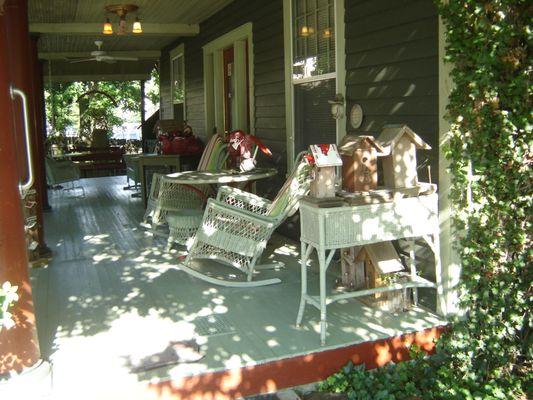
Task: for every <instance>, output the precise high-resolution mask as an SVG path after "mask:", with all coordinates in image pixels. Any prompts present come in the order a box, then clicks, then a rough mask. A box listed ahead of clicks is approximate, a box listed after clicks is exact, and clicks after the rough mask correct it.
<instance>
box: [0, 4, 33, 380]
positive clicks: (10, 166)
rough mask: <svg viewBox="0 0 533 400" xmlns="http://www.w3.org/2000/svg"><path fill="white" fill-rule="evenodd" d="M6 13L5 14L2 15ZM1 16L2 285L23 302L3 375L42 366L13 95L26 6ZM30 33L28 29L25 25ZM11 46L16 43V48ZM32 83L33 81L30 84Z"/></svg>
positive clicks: (5, 345) (4, 337)
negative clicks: (13, 288) (12, 289)
mask: <svg viewBox="0 0 533 400" xmlns="http://www.w3.org/2000/svg"><path fill="white" fill-rule="evenodd" d="M0 12H1V9H0ZM3 12H4V13H3V15H0V111H1V115H2V117H1V118H0V284H1V283H3V282H4V281H6V280H7V281H9V282H11V284H13V285H16V286H18V295H19V300H18V301H17V302H16V303H15V305H14V306H13V307H12V308H11V309H10V312H11V313H12V314H13V315H14V319H15V322H16V324H15V326H13V327H12V328H10V329H5V328H4V329H1V330H0V375H2V374H7V373H9V374H13V373H19V374H20V373H22V372H24V371H25V370H27V369H28V368H30V367H36V366H37V365H38V364H40V350H39V342H38V338H37V329H36V325H35V314H34V307H33V300H32V290H31V285H30V279H29V272H28V259H27V250H26V241H25V236H24V222H23V221H24V216H23V212H22V207H21V197H20V193H19V189H18V185H19V182H20V181H21V180H25V176H26V170H27V169H26V168H24V167H22V166H23V165H25V164H26V160H25V151H24V148H23V147H21V146H23V145H24V141H23V140H21V137H23V135H24V133H23V126H22V125H21V120H22V117H21V115H22V104H21V101H20V99H18V98H17V99H16V100H13V99H12V97H11V94H10V87H11V85H12V84H15V86H16V87H17V88H19V89H22V90H24V91H27V90H28V87H27V85H23V84H21V81H20V80H21V79H23V78H24V76H23V75H22V74H20V73H19V74H18V79H19V80H18V82H15V80H14V76H13V73H12V72H13V70H16V69H17V68H19V69H20V70H22V69H26V68H23V67H22V66H21V65H20V64H19V63H20V61H19V60H18V59H17V57H13V56H14V53H13V52H14V51H15V49H18V46H20V48H24V44H23V42H24V41H27V44H26V49H27V48H28V46H29V37H28V30H27V29H28V28H27V16H26V14H27V11H26V2H25V1H22V0H11V1H10V0H8V1H6V2H5V4H4V8H3ZM21 16H23V17H24V18H22V20H23V21H26V25H25V28H26V30H25V34H24V31H23V29H21V28H20V27H19V28H18V29H16V30H14V31H13V30H11V29H10V28H12V27H13V24H14V22H13V21H11V22H9V23H8V20H10V19H11V20H13V19H17V20H18V21H19V23H21V22H20V18H21ZM22 26H23V27H24V25H22ZM10 42H11V43H10ZM26 81H28V79H26Z"/></svg>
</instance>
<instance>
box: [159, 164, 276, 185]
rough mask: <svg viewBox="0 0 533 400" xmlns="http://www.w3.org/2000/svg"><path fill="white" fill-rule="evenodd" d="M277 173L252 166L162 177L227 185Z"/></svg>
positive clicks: (192, 182) (193, 182) (176, 180)
mask: <svg viewBox="0 0 533 400" xmlns="http://www.w3.org/2000/svg"><path fill="white" fill-rule="evenodd" d="M277 173H278V171H277V170H276V169H275V168H254V169H253V170H251V171H248V172H240V171H236V170H221V171H216V172H208V171H184V172H179V173H173V174H168V175H165V176H163V177H162V179H164V180H165V181H167V182H168V181H172V182H173V183H176V184H180V185H194V184H198V185H200V184H211V185H217V186H219V185H229V184H232V183H250V182H255V181H258V180H260V179H265V178H270V177H271V176H274V175H276V174H277Z"/></svg>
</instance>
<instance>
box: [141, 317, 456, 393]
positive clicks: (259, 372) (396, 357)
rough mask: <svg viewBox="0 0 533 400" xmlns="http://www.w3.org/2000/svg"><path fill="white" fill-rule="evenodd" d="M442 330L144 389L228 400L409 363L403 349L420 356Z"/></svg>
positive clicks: (425, 331)
mask: <svg viewBox="0 0 533 400" xmlns="http://www.w3.org/2000/svg"><path fill="white" fill-rule="evenodd" d="M446 329H447V326H444V325H443V326H438V327H434V328H429V329H425V330H423V331H420V332H415V333H408V334H404V335H400V336H394V337H390V338H387V339H380V340H376V341H373V342H364V343H359V344H354V345H350V346H347V347H341V348H336V349H328V350H324V351H320V352H317V353H311V354H308V355H303V356H297V357H291V358H286V359H281V360H277V361H272V362H268V363H265V364H260V365H256V366H253V367H243V368H240V369H237V370H228V371H220V372H214V373H207V374H205V375H198V376H193V377H187V378H183V379H179V380H173V381H165V382H159V383H153V384H150V385H149V386H148V390H149V392H150V399H158V400H167V399H172V400H185V399H187V400H199V399H201V400H210V399H212V400H215V399H216V400H230V399H235V398H239V397H244V396H251V395H255V394H260V393H269V392H273V391H277V390H281V389H284V388H289V387H294V386H299V385H304V384H307V383H312V382H316V381H320V380H323V379H325V378H326V377H328V376H330V375H331V374H333V373H335V372H337V371H339V369H340V368H341V367H342V366H343V365H345V364H346V363H347V362H348V361H349V360H351V361H352V362H353V363H354V364H361V363H364V364H365V365H366V367H367V368H368V369H372V368H376V367H378V366H383V365H385V364H387V363H388V362H390V361H394V362H398V361H405V360H407V359H408V358H409V352H408V346H409V345H410V344H413V343H415V344H416V345H417V346H419V347H420V348H422V349H424V350H425V351H426V352H428V353H431V352H433V351H434V349H435V339H437V338H438V337H439V336H440V335H441V334H442V333H443V332H444V331H445V330H446Z"/></svg>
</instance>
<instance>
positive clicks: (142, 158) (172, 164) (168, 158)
mask: <svg viewBox="0 0 533 400" xmlns="http://www.w3.org/2000/svg"><path fill="white" fill-rule="evenodd" d="M200 156H201V155H200V154H192V155H177V154H169V155H165V154H139V155H138V157H139V180H140V181H141V196H142V199H143V204H144V207H145V208H146V199H147V197H148V188H147V182H146V173H145V168H146V167H147V166H164V167H167V168H170V170H171V171H176V172H179V171H182V170H183V166H184V165H186V163H190V164H195V163H196V162H197V161H198V160H199V158H200Z"/></svg>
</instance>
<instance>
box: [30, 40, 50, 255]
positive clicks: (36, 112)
mask: <svg viewBox="0 0 533 400" xmlns="http://www.w3.org/2000/svg"><path fill="white" fill-rule="evenodd" d="M38 40H39V38H38V37H31V48H30V58H31V63H30V70H31V91H30V95H31V99H30V102H31V103H32V104H33V107H32V108H33V116H32V118H31V119H32V134H33V135H32V137H33V142H32V149H33V152H32V155H33V157H32V158H33V165H34V175H35V184H34V186H33V188H34V189H35V190H36V191H37V198H38V201H37V226H38V228H37V234H38V239H37V242H38V243H39V255H41V256H43V255H46V256H48V255H49V254H50V249H49V248H48V246H46V243H45V241H44V222H43V209H45V208H50V206H49V204H48V194H47V191H46V176H45V167H44V138H45V122H44V118H45V117H44V113H45V110H44V91H43V71H42V65H41V62H40V61H39V54H38V50H37V42H38Z"/></svg>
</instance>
